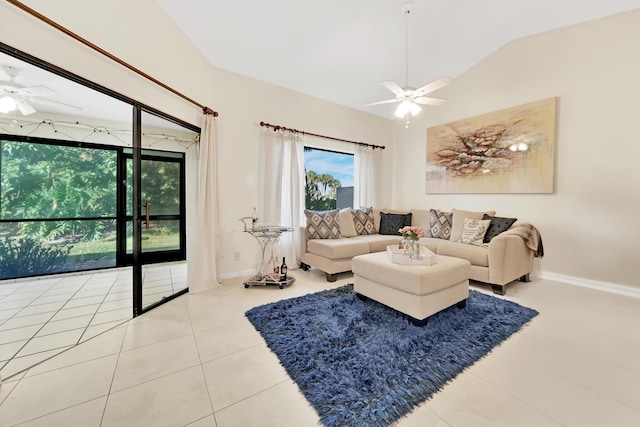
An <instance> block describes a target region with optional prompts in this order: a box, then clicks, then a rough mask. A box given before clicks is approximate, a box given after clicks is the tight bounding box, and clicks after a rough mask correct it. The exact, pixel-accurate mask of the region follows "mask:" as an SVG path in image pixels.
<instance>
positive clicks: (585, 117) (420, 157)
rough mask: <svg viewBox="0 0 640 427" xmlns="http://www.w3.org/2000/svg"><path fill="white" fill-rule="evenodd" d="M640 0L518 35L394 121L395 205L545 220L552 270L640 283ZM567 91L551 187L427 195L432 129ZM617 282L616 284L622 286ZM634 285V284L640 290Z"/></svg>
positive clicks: (561, 96) (546, 270)
mask: <svg viewBox="0 0 640 427" xmlns="http://www.w3.org/2000/svg"><path fill="white" fill-rule="evenodd" d="M638 52H640V10H636V11H632V12H629V13H625V14H621V15H616V16H612V17H608V18H604V19H599V20H596V21H592V22H588V23H584V24H581V25H576V26H572V27H567V28H564V29H560V30H556V31H550V32H546V33H543V34H539V35H535V36H531V37H527V38H524V39H520V40H516V41H513V42H511V43H509V44H508V45H506V46H504V47H503V48H502V49H500V50H498V51H497V52H495V53H494V54H492V55H491V56H489V57H488V58H486V59H485V60H484V61H482V62H481V63H479V64H478V65H476V66H475V67H473V68H472V69H470V70H469V71H468V72H466V73H464V74H463V75H462V76H460V77H458V78H457V79H456V80H455V81H454V83H453V84H452V85H451V86H449V87H448V88H446V89H443V90H441V91H440V92H438V93H437V95H438V96H442V97H445V98H448V99H449V102H448V104H447V105H446V106H444V107H440V108H427V109H425V110H423V111H422V113H421V116H420V118H419V119H418V120H414V121H413V123H412V124H411V127H410V128H409V129H404V128H403V127H401V126H400V123H396V126H397V127H396V129H395V131H394V132H395V136H396V138H397V139H398V147H397V150H396V152H395V155H394V160H393V163H394V171H395V172H394V173H393V178H394V181H393V182H392V187H393V188H394V193H393V194H394V199H393V203H394V205H395V206H396V207H399V208H400V207H411V206H416V207H423V208H430V207H434V208H441V209H450V208H462V209H474V210H475V209H477V210H479V209H495V210H497V215H502V216H510V217H518V218H520V219H522V220H526V221H528V222H531V223H532V224H534V225H536V226H537V227H538V228H539V229H540V231H541V233H542V237H543V241H544V246H545V257H544V258H543V259H542V260H541V261H538V260H537V261H536V270H537V272H538V273H541V274H542V275H543V276H546V277H550V278H556V279H560V280H568V281H575V282H579V283H582V284H585V285H588V286H590V285H595V286H596V287H597V286H601V285H604V286H607V285H626V286H629V287H634V288H635V289H636V290H637V289H638V288H640V282H639V281H638V277H640V267H639V265H640V263H639V262H638V259H639V257H640V248H639V246H638V242H639V241H640V227H638V221H637V216H636V215H637V212H638V210H639V209H640V167H639V166H638V165H639V163H638V159H640V143H639V139H640V135H639V133H638V123H639V122H640V55H639V54H638ZM549 97H558V111H557V120H558V121H557V146H556V164H557V166H556V170H555V172H556V184H555V192H554V193H553V194H544V195H526V194H514V195H487V194H479V195H425V186H424V166H425V156H426V129H427V128H428V127H431V126H434V125H439V124H443V123H448V122H451V121H454V120H458V119H463V118H467V117H473V116H475V115H479V114H483V113H487V112H491V111H496V110H500V109H503V108H508V107H512V106H516V105H520V104H524V103H528V102H532V101H537V100H541V99H545V98H549ZM613 287H615V286H613ZM634 292H635V291H634Z"/></svg>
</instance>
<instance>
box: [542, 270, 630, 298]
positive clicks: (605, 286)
mask: <svg viewBox="0 0 640 427" xmlns="http://www.w3.org/2000/svg"><path fill="white" fill-rule="evenodd" d="M537 276H538V277H539V278H541V279H546V280H553V281H556V282H562V283H567V284H569V285H575V286H582V287H584V288H590V289H596V290H598V291H604V292H610V293H613V294H620V295H626V296H629V297H634V298H640V288H635V287H633V286H625V285H618V284H615V283H609V282H599V281H597V280H590V279H584V278H582V277H575V276H566V275H564V274H557V273H550V272H545V271H540V272H539V273H538V274H537Z"/></svg>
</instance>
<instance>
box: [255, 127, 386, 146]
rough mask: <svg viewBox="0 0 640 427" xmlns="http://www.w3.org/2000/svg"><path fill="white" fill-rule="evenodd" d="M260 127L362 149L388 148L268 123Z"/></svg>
mask: <svg viewBox="0 0 640 427" xmlns="http://www.w3.org/2000/svg"><path fill="white" fill-rule="evenodd" d="M260 126H266V127H270V128H272V129H273V130H288V131H290V132H295V133H301V134H303V135H311V136H317V137H318V138H325V139H332V140H334V141H340V142H348V143H350V144H355V145H360V146H362V147H371V148H373V149H376V148H379V149H381V150H384V149H385V148H386V147H385V146H384V145H374V144H367V143H366V142H358V141H349V140H348V139H341V138H334V137H332V136H326V135H320V134H317V133H311V132H305V131H303V130H298V129H291V128H286V127H284V126H279V125H272V124H270V123H266V122H260Z"/></svg>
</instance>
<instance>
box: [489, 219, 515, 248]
mask: <svg viewBox="0 0 640 427" xmlns="http://www.w3.org/2000/svg"><path fill="white" fill-rule="evenodd" d="M482 219H489V220H491V224H489V228H488V229H487V234H485V235H484V243H489V242H490V241H491V239H493V238H494V237H496V236H497V235H498V234H500V233H503V232H505V231H507V230H508V229H510V228H511V226H512V225H513V224H514V223H515V222H516V221H517V220H518V218H502V217H499V216H489V215H487V214H484V215H483V216H482Z"/></svg>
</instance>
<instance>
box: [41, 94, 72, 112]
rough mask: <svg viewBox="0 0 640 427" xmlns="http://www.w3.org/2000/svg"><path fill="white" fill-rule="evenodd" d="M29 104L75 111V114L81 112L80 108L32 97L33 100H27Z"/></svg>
mask: <svg viewBox="0 0 640 427" xmlns="http://www.w3.org/2000/svg"><path fill="white" fill-rule="evenodd" d="M29 102H32V103H35V104H42V105H50V106H52V107H60V108H64V109H67V110H70V111H76V112H79V111H82V108H80V107H76V106H75V105H70V104H65V103H64V102H58V101H53V100H51V99H47V98H39V97H33V98H29Z"/></svg>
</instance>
